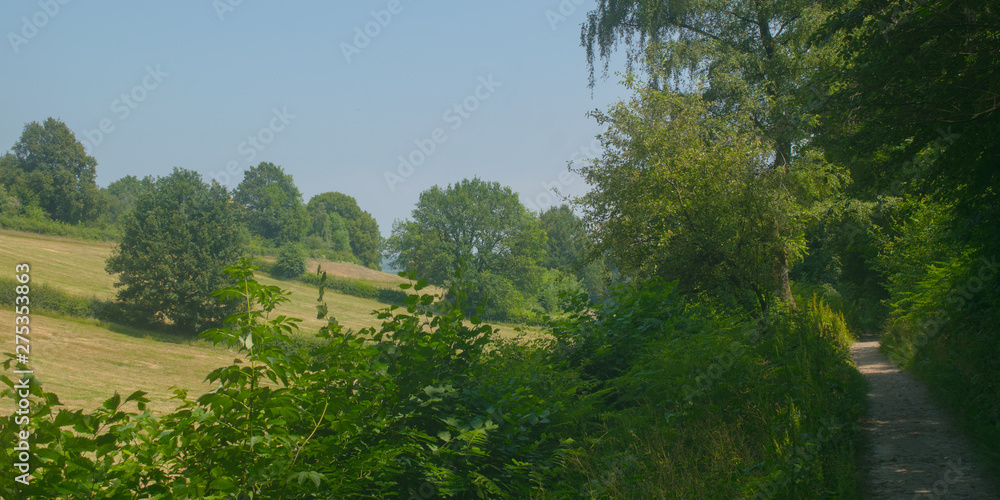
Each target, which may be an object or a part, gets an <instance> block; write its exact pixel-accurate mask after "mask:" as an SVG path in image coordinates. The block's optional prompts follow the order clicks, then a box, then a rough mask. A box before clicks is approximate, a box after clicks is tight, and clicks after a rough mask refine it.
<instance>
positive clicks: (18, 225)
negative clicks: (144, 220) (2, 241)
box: [0, 210, 119, 241]
mask: <svg viewBox="0 0 1000 500" xmlns="http://www.w3.org/2000/svg"><path fill="white" fill-rule="evenodd" d="M0 228H3V229H9V230H11V231H25V232H29V233H36V234H45V235H51V236H65V237H68V238H75V239H80V240H89V241H114V240H117V239H118V237H119V233H118V230H117V229H115V228H101V227H90V226H83V225H73V224H66V223H65V222H56V221H54V220H52V219H49V218H48V217H46V216H45V215H44V214H43V213H41V212H37V213H30V210H29V215H24V216H22V215H13V216H7V215H0Z"/></svg>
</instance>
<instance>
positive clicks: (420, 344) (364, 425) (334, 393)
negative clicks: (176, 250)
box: [0, 260, 593, 500]
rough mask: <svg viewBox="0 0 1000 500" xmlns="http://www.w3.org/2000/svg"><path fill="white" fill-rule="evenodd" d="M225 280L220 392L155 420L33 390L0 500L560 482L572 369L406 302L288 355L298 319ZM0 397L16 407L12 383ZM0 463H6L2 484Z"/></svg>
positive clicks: (249, 275)
mask: <svg viewBox="0 0 1000 500" xmlns="http://www.w3.org/2000/svg"><path fill="white" fill-rule="evenodd" d="M227 272H228V273H229V274H230V276H231V279H232V281H233V282H234V284H233V285H232V286H230V287H228V288H225V289H222V290H220V291H218V292H217V293H216V295H217V296H219V297H220V298H223V299H227V300H229V301H232V302H237V303H240V304H241V307H240V309H241V310H240V311H239V312H237V313H236V314H234V315H232V316H230V317H229V318H228V319H227V321H226V326H225V327H223V328H219V329H213V330H209V331H206V332H204V333H203V334H202V336H203V337H204V338H206V339H208V340H211V341H213V342H215V343H218V344H222V345H226V346H228V347H230V348H233V349H235V350H237V351H238V352H239V357H238V358H237V359H235V360H234V363H233V364H232V365H229V366H224V367H221V368H219V369H217V370H214V371H213V372H212V373H211V374H209V376H208V379H209V380H210V381H211V382H212V383H214V384H216V386H217V387H216V388H215V389H213V390H212V391H210V392H208V393H205V394H203V395H201V396H200V397H198V398H197V399H190V398H189V397H188V396H187V394H186V393H185V391H181V390H178V391H177V395H176V399H177V401H178V403H179V407H178V408H177V410H175V411H174V412H171V413H168V414H166V415H162V416H153V415H152V414H151V413H150V412H149V411H148V410H147V409H146V407H145V404H146V403H147V402H148V399H147V398H146V397H145V395H144V394H143V393H141V392H136V393H133V394H131V395H130V396H128V397H126V398H122V397H121V396H119V395H117V394H116V395H115V396H113V397H112V398H110V399H108V400H107V401H106V402H105V403H104V405H103V406H102V408H99V409H97V410H95V411H91V412H83V411H70V410H66V409H60V408H58V407H59V402H58V398H57V397H56V396H55V395H54V394H51V393H45V392H44V391H43V390H42V386H41V385H40V384H39V383H38V381H34V382H33V383H32V384H31V391H32V394H33V404H32V406H31V410H30V412H29V413H28V415H27V417H28V418H29V420H30V422H29V423H28V425H27V427H26V428H27V429H28V430H29V432H30V433H31V438H32V453H33V456H34V457H35V458H34V459H33V462H32V474H33V480H32V481H31V484H30V485H29V486H26V487H23V488H18V487H17V485H16V484H11V483H9V482H8V483H3V484H2V485H0V494H2V495H3V497H4V498H10V499H12V500H13V499H18V498H29V497H30V498H56V497H71V498H76V497H79V496H87V497H90V498H126V497H127V498H133V497H142V498H153V499H166V498H195V497H197V498H216V499H222V498H232V497H233V495H242V496H244V497H251V498H276V499H281V498H387V497H410V496H413V495H421V496H433V495H440V496H443V497H456V498H474V497H475V498H482V497H489V498H525V497H526V496H529V495H531V494H532V493H533V492H535V491H538V490H539V489H543V488H544V487H545V485H546V484H548V483H549V482H551V481H552V479H553V478H555V477H557V476H558V472H559V470H560V469H561V464H562V457H564V456H565V453H566V450H568V449H569V448H570V447H571V446H572V441H571V440H569V439H561V438H559V437H558V436H565V435H569V434H571V433H572V431H573V429H575V428H576V425H577V421H578V419H579V418H580V417H581V416H582V415H587V414H590V413H592V412H593V408H592V407H591V406H590V405H591V402H590V401H591V400H590V399H588V398H586V397H581V391H580V390H581V389H582V388H584V385H583V384H582V382H581V381H580V380H579V379H578V378H577V377H576V376H575V374H574V372H573V371H567V370H564V369H557V367H555V366H552V365H544V364H540V362H542V361H544V358H545V355H544V353H543V352H541V351H539V350H538V349H537V348H533V347H530V346H524V345H520V344H513V343H495V342H494V341H493V333H494V332H493V329H492V327H490V326H488V325H483V324H480V323H479V321H478V319H475V318H474V319H473V321H472V325H471V326H470V325H468V324H466V323H465V319H464V314H463V313H462V307H461V300H462V295H463V294H462V293H461V291H459V290H451V291H450V293H449V295H450V296H451V297H454V299H455V301H452V300H446V299H442V298H439V297H434V296H431V295H426V294H424V295H420V294H414V295H410V296H408V297H407V299H406V304H407V305H406V308H405V309H398V308H396V307H391V308H388V309H385V310H384V311H381V312H380V313H379V316H380V317H381V318H382V319H383V320H384V322H383V325H382V327H381V328H379V329H375V328H371V329H365V330H363V331H360V332H350V331H344V330H342V328H341V327H340V326H338V325H336V322H335V321H333V320H331V321H330V325H329V326H327V327H324V328H322V329H321V330H320V332H319V333H318V334H317V339H318V340H319V341H318V342H316V343H314V344H312V347H311V348H307V347H306V345H305V344H303V343H300V342H295V341H294V337H293V335H295V332H296V331H297V323H298V320H296V319H292V318H287V317H284V316H276V317H272V314H273V311H274V309H275V307H277V306H278V305H280V304H281V303H282V302H284V301H286V300H287V297H286V295H287V294H286V292H283V291H281V290H280V289H278V288H277V287H268V286H262V285H260V284H259V283H257V282H256V280H254V278H253V267H252V266H251V265H250V263H249V261H246V260H244V261H241V262H240V264H239V265H238V266H234V267H231V268H229V269H228V270H227ZM422 286H423V283H418V284H417V285H416V286H415V287H414V289H415V290H416V291H418V292H419V291H420V289H421V288H422ZM322 290H323V289H322V288H321V289H320V297H321V298H322V295H323V291H322ZM325 310H326V307H325V304H323V303H322V301H320V303H319V315H320V317H324V316H325ZM295 346H298V347H295ZM488 346H492V348H491V349H487V347H488ZM11 365H12V360H8V361H7V362H5V363H4V366H5V368H7V369H9V368H10V367H11ZM0 381H2V382H4V383H5V384H6V386H7V388H5V390H4V391H2V395H3V396H4V397H7V396H10V395H11V394H13V391H14V389H15V380H12V379H11V378H10V377H8V376H7V375H2V376H0ZM133 405H134V406H133ZM133 408H137V409H138V413H137V412H136V411H135V410H134V409H133ZM19 428H20V426H19V425H15V424H14V422H13V421H12V420H10V419H4V420H2V421H0V438H3V439H6V440H8V441H11V442H14V441H15V440H14V438H15V432H16V431H17V430H18V429H19ZM10 450H11V447H4V448H3V450H2V451H0V465H2V466H4V467H6V468H8V469H10V470H13V468H12V467H13V465H12V464H13V462H14V461H15V457H14V456H12V455H11V452H10Z"/></svg>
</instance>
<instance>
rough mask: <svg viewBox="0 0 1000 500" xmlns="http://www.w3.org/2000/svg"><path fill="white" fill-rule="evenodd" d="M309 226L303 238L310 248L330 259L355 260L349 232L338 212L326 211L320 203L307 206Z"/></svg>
mask: <svg viewBox="0 0 1000 500" xmlns="http://www.w3.org/2000/svg"><path fill="white" fill-rule="evenodd" d="M309 218H310V221H311V226H310V227H309V231H308V233H307V234H308V236H307V237H306V239H305V240H304V241H305V243H306V244H307V245H308V246H309V248H310V249H311V250H314V251H320V253H321V254H322V255H323V256H324V257H327V258H329V259H331V260H339V261H345V262H353V261H355V260H357V259H356V258H355V257H354V253H353V251H352V250H351V238H350V233H348V231H347V225H346V224H345V223H344V219H343V218H342V217H341V216H340V214H338V213H336V212H327V211H326V210H325V209H323V208H322V207H321V206H320V205H318V204H314V205H312V206H311V207H310V208H309Z"/></svg>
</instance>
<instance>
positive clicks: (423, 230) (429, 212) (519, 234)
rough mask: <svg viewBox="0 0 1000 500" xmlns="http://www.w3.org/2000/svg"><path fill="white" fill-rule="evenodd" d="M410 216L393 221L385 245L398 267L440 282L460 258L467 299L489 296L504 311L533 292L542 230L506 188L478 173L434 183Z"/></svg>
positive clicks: (541, 253)
mask: <svg viewBox="0 0 1000 500" xmlns="http://www.w3.org/2000/svg"><path fill="white" fill-rule="evenodd" d="M411 217H412V219H411V220H407V221H399V222H397V223H396V224H395V226H394V227H393V234H392V236H391V237H390V238H389V242H388V245H387V246H388V248H389V251H390V252H392V253H393V254H395V258H394V262H395V265H397V266H398V267H400V268H402V269H406V270H408V271H413V272H415V273H416V274H417V275H418V276H420V277H422V278H425V279H427V280H428V281H430V282H431V283H435V284H441V285H443V284H446V283H448V281H449V280H450V279H451V278H452V277H453V276H454V275H455V272H456V271H457V270H458V267H459V265H460V264H462V263H464V265H465V268H464V269H463V271H464V272H465V276H464V277H465V279H466V280H468V281H469V283H470V287H471V288H472V290H471V292H470V300H471V302H472V304H473V305H475V304H477V303H478V302H479V301H481V300H482V299H483V298H485V297H492V299H493V301H494V303H495V304H496V305H497V306H499V308H500V310H501V311H506V313H509V312H510V311H512V310H516V309H518V308H523V307H524V306H525V303H526V300H527V299H528V298H530V297H534V295H535V294H536V293H537V292H538V288H539V286H540V284H541V281H542V269H541V268H540V267H539V266H538V263H539V261H541V260H542V259H543V258H544V256H545V232H544V231H542V229H541V227H539V224H538V220H537V219H536V218H535V217H534V215H533V214H532V213H531V212H529V211H528V210H527V209H526V208H525V207H524V205H522V204H521V201H520V200H519V199H518V197H517V194H516V193H514V192H513V191H511V189H510V188H509V187H504V186H501V185H500V184H499V183H497V182H485V181H482V180H480V179H478V178H475V179H472V180H468V179H466V180H463V181H461V182H459V183H456V184H454V185H449V186H448V187H447V188H446V189H441V188H440V187H438V186H434V187H432V188H431V189H428V190H426V191H424V192H423V193H421V194H420V200H419V201H418V202H417V207H416V208H415V209H414V210H413V212H412V215H411ZM494 311H496V308H494ZM503 314H505V313H503Z"/></svg>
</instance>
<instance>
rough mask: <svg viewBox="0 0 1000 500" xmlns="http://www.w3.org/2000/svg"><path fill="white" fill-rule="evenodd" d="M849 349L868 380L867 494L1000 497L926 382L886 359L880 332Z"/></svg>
mask: <svg viewBox="0 0 1000 500" xmlns="http://www.w3.org/2000/svg"><path fill="white" fill-rule="evenodd" d="M851 355H852V357H853V358H854V362H855V363H856V364H857V366H858V370H860V371H861V373H862V374H863V375H864V376H865V377H866V378H867V379H868V382H869V384H870V388H869V393H868V398H869V401H870V405H869V409H868V414H867V415H866V416H865V419H864V420H863V421H862V427H863V428H864V430H865V433H866V435H867V438H868V443H869V450H868V454H867V457H866V459H865V463H864V464H863V466H864V467H865V468H866V471H867V475H868V478H867V484H866V488H865V489H866V492H867V497H868V498H871V499H878V500H881V499H893V500H895V499H906V500H917V499H919V500H925V499H927V500H929V499H947V500H965V499H970V500H971V499H976V500H981V499H1000V491H998V490H997V488H996V485H995V484H994V483H993V482H992V480H991V479H990V478H989V477H988V476H987V475H985V473H984V469H983V468H982V467H980V466H979V465H977V459H976V457H975V455H974V454H973V452H972V448H971V446H969V444H968V443H967V442H966V440H965V439H964V437H963V436H961V435H960V434H959V433H958V431H957V430H956V429H955V426H954V425H953V424H952V422H951V421H950V420H949V418H948V416H947V415H946V414H945V413H944V412H943V411H942V410H941V409H939V408H937V407H936V406H934V404H932V403H931V400H930V398H929V397H928V394H927V391H926V389H925V387H924V386H923V385H922V384H921V383H919V382H917V381H916V380H914V379H913V377H912V375H910V374H909V373H908V372H904V371H902V370H900V369H899V367H897V366H895V365H894V364H892V363H891V362H889V360H888V359H886V357H885V355H883V354H882V352H881V351H880V350H879V341H878V339H877V338H876V337H874V336H870V337H865V338H862V339H861V340H860V341H859V342H857V343H855V344H854V346H852V347H851Z"/></svg>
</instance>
